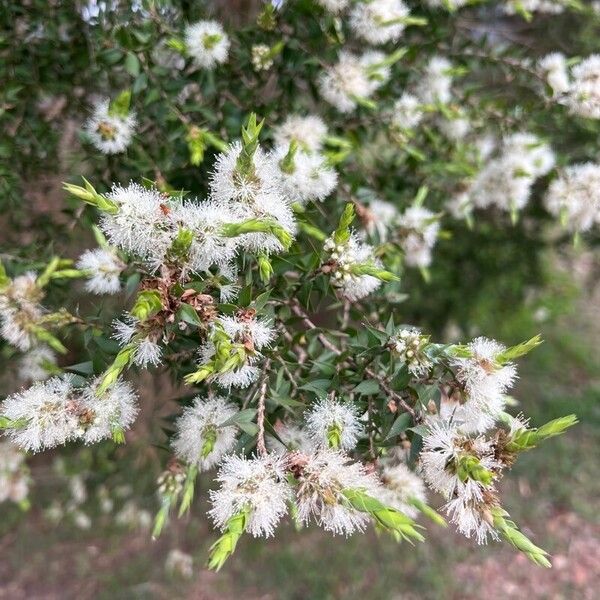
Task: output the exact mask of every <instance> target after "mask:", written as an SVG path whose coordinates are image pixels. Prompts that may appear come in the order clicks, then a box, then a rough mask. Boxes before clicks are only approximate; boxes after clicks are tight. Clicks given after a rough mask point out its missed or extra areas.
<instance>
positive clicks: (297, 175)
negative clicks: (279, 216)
mask: <svg viewBox="0 0 600 600" xmlns="http://www.w3.org/2000/svg"><path fill="white" fill-rule="evenodd" d="M287 153H288V148H284V147H279V148H276V149H275V150H274V152H273V156H272V158H273V160H274V161H275V163H276V164H277V165H278V171H279V179H280V185H281V189H282V190H283V193H284V194H285V196H286V198H288V199H289V200H290V201H291V202H299V203H300V204H306V203H307V202H309V201H311V200H312V201H321V200H324V199H325V198H326V197H327V196H328V195H329V194H330V193H331V192H332V191H333V189H334V188H335V186H336V185H337V173H336V172H335V170H334V169H332V168H331V167H329V166H328V165H327V164H326V162H325V160H324V158H323V157H322V156H320V155H319V154H306V153H304V152H297V153H296V154H295V156H294V157H293V159H292V160H291V161H290V162H289V163H288V164H286V163H285V157H286V155H287Z"/></svg>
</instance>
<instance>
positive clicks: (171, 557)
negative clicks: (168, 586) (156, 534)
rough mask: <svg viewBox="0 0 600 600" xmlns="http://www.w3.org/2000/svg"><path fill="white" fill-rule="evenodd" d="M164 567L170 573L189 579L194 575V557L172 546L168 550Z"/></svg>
mask: <svg viewBox="0 0 600 600" xmlns="http://www.w3.org/2000/svg"><path fill="white" fill-rule="evenodd" d="M165 569H166V570H167V572H168V573H170V574H171V575H178V576H179V577H183V578H184V579H191V578H192V577H193V575H194V559H193V558H192V557H191V555H189V554H187V553H186V552H182V551H181V550H179V549H178V548H173V549H172V550H169V554H168V555H167V560H166V561H165Z"/></svg>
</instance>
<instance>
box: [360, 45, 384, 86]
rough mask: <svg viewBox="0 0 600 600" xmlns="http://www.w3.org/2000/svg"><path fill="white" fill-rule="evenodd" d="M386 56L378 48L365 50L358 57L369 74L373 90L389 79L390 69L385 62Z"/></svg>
mask: <svg viewBox="0 0 600 600" xmlns="http://www.w3.org/2000/svg"><path fill="white" fill-rule="evenodd" d="M386 58H387V56H386V55H385V54H384V53H383V52H380V51H379V50H367V51H366V52H364V53H363V54H362V56H361V57H360V61H359V62H360V64H361V65H362V67H363V69H364V70H365V71H366V73H367V74H368V76H369V79H370V81H371V86H372V88H373V91H375V90H377V89H379V88H380V87H381V86H382V85H384V84H385V83H387V82H388V81H389V79H390V75H391V74H392V71H391V69H390V67H389V66H388V65H386V64H385V59H386Z"/></svg>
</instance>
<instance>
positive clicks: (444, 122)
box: [438, 114, 471, 142]
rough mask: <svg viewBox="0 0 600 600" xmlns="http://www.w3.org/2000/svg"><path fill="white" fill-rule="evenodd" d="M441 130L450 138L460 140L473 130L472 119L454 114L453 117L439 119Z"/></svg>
mask: <svg viewBox="0 0 600 600" xmlns="http://www.w3.org/2000/svg"><path fill="white" fill-rule="evenodd" d="M438 124H439V128H440V131H441V132H442V133H443V134H444V135H445V136H446V137H447V138H448V139H450V140H453V141H455V142H459V141H460V140H462V139H464V138H465V137H466V136H467V135H468V134H469V132H470V131H471V121H469V119H468V118H467V117H466V116H460V114H459V115H453V116H452V118H451V119H446V118H441V119H439V120H438Z"/></svg>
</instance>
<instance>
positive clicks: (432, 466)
mask: <svg viewBox="0 0 600 600" xmlns="http://www.w3.org/2000/svg"><path fill="white" fill-rule="evenodd" d="M465 456H473V457H475V458H476V459H477V460H478V461H479V464H480V465H481V467H483V468H484V469H487V470H488V471H490V472H491V473H492V477H493V478H494V477H495V475H494V472H495V470H497V469H498V468H499V464H498V461H496V459H495V458H494V450H493V447H492V443H491V442H489V441H487V440H485V438H483V437H481V436H479V437H469V436H466V435H464V434H463V433H460V431H459V429H458V428H457V427H456V425H455V424H449V423H444V422H440V421H438V420H432V421H431V422H430V423H429V425H428V431H427V433H426V434H425V435H424V436H423V449H422V450H421V454H420V461H421V468H422V472H423V478H424V479H425V481H426V482H427V485H428V486H429V487H430V488H431V489H433V490H435V491H436V492H439V493H440V494H441V495H442V496H443V497H444V498H445V499H446V500H450V499H452V498H454V497H457V498H462V499H463V500H465V501H470V500H478V501H480V500H482V499H483V497H484V492H486V491H492V490H493V480H492V483H490V484H488V485H486V484H484V483H482V482H481V481H476V480H474V479H471V478H470V477H468V478H466V480H464V481H463V480H462V479H461V478H460V477H459V476H458V474H457V464H458V462H459V461H460V459H461V458H463V457H465Z"/></svg>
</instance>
